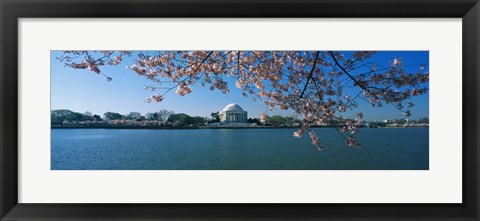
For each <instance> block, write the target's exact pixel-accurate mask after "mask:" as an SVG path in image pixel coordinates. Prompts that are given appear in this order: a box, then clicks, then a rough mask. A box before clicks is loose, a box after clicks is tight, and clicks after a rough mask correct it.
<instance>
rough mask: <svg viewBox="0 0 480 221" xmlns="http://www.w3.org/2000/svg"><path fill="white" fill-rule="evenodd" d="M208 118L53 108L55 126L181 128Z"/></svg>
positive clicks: (163, 113) (199, 123)
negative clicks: (82, 111) (98, 112)
mask: <svg viewBox="0 0 480 221" xmlns="http://www.w3.org/2000/svg"><path fill="white" fill-rule="evenodd" d="M208 122H209V119H208V118H205V117H199V116H190V115H188V114H184V113H174V112H173V111H168V110H160V111H158V112H155V113H147V114H145V115H142V114H140V113H138V112H130V113H129V114H127V115H122V114H120V113H115V112H106V113H104V114H103V116H102V117H101V116H99V115H96V114H95V115H93V114H92V113H90V112H88V111H87V112H85V113H78V112H74V111H71V110H65V109H63V110H52V111H51V125H52V126H54V127H159V128H181V127H196V126H205V125H206V124H207V123H208Z"/></svg>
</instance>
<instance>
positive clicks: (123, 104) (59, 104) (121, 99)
mask: <svg viewBox="0 0 480 221" xmlns="http://www.w3.org/2000/svg"><path fill="white" fill-rule="evenodd" d="M61 55H62V52H61V51H52V52H51V58H50V62H51V109H52V110H55V109H69V110H72V111H76V112H81V113H83V112H85V111H90V112H92V113H94V114H98V115H101V116H102V115H103V113H105V112H107V111H112V112H118V113H121V114H127V113H129V112H131V111H134V112H139V113H141V114H145V113H148V112H156V111H159V110H161V109H167V110H172V111H174V112H176V113H186V114H189V115H191V116H210V114H211V113H212V112H216V111H219V110H221V109H223V107H224V106H225V105H227V104H229V103H237V104H239V105H240V106H241V107H242V108H243V109H244V110H246V111H248V117H252V118H255V117H258V116H259V115H260V114H261V113H263V112H265V111H266V107H265V105H264V104H263V103H261V102H260V101H258V100H257V101H253V100H252V98H250V97H244V96H242V95H241V90H240V89H237V88H236V87H235V82H234V81H233V80H228V86H229V88H230V93H229V94H222V93H221V92H220V91H218V90H215V91H210V90H209V89H208V88H204V87H201V86H200V85H195V86H193V87H192V90H193V92H192V93H191V94H187V95H185V96H184V97H181V96H178V95H177V94H175V90H172V91H171V92H170V93H168V94H167V95H166V96H165V99H164V100H163V101H162V102H160V103H154V102H152V103H146V102H145V99H146V98H147V97H150V96H151V95H152V92H151V91H148V90H144V86H145V85H152V82H151V81H149V80H147V79H145V78H144V77H141V76H138V75H137V74H135V73H133V72H132V71H130V70H125V66H126V65H128V64H131V61H132V59H133V58H135V56H132V58H130V59H126V60H125V61H124V62H123V63H122V64H120V65H118V66H104V67H101V70H102V72H104V73H106V74H107V75H109V76H110V77H112V78H113V80H112V81H107V80H106V79H105V77H104V76H102V75H96V74H94V73H92V72H90V71H88V70H82V69H72V68H67V67H64V64H63V63H62V62H60V61H59V60H57V59H56V58H57V57H59V56H61ZM393 57H397V58H401V59H402V60H403V63H404V64H406V65H409V64H412V65H414V64H428V63H429V57H428V52H427V51H380V52H378V53H377V54H375V55H374V56H373V57H372V58H371V61H374V62H376V63H383V64H389V62H390V61H391V59H392V58H393ZM417 68H418V67H417ZM427 68H428V66H427ZM407 70H408V69H407ZM413 101H414V102H415V106H414V107H413V108H411V109H410V110H411V112H412V116H410V117H409V119H415V120H416V119H419V118H421V117H428V116H429V115H428V112H429V105H428V101H429V98H428V93H427V94H424V95H421V96H417V97H414V98H413ZM355 112H363V114H364V117H365V120H367V121H372V120H377V121H378V120H383V119H397V118H404V116H403V115H402V112H400V111H398V110H397V109H395V108H394V107H393V106H391V105H386V106H384V107H381V108H371V107H370V105H369V104H368V103H367V102H365V101H362V100H359V107H358V109H356V110H355ZM352 113H354V112H352ZM267 114H268V115H270V116H271V115H276V114H278V115H283V116H289V115H291V114H293V111H290V110H287V111H282V110H275V111H273V112H272V111H267ZM348 114H349V113H347V115H348Z"/></svg>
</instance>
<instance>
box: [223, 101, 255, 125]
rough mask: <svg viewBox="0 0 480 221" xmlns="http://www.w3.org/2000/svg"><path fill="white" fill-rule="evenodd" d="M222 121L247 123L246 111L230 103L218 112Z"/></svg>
mask: <svg viewBox="0 0 480 221" xmlns="http://www.w3.org/2000/svg"><path fill="white" fill-rule="evenodd" d="M218 115H219V117H220V122H222V123H247V120H248V118H247V111H244V110H243V109H242V108H241V107H240V106H239V105H238V104H234V103H231V104H229V105H227V106H225V108H223V110H221V111H219V113H218Z"/></svg>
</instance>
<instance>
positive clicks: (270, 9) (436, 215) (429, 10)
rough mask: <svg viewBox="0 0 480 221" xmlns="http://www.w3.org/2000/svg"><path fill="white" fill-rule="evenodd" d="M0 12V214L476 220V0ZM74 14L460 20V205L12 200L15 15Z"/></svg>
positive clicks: (26, 1) (479, 11) (282, 1)
mask: <svg viewBox="0 0 480 221" xmlns="http://www.w3.org/2000/svg"><path fill="white" fill-rule="evenodd" d="M0 15H1V17H0V19H1V43H0V47H1V55H0V56H1V59H0V67H1V73H0V84H1V86H0V108H1V112H0V145H1V146H0V159H1V162H0V179H1V180H0V194H1V195H0V204H1V205H0V217H1V220H107V219H109V220H191V219H198V220H210V219H216V220H272V219H283V220H286V219H289V220H370V219H378V220H472V221H473V220H479V182H478V180H479V165H480V164H479V151H478V147H479V139H478V136H479V133H478V132H479V130H478V127H479V118H478V111H479V98H480V93H479V88H478V86H479V77H478V76H479V73H480V72H479V61H480V60H479V58H480V57H479V53H480V45H479V40H480V38H479V35H480V29H479V28H480V4H479V3H478V0H366V1H360V0H297V1H295V0H256V1H254V0H243V1H240V0H143V1H135V0H118V1H108V0H99V1H94V0H61V1H60V0H38V1H33V0H0ZM76 17H88V18H107V17H108V18H121V17H122V18H123V17H125V18H134V17H213V18H224V17H261V18H265V17H271V18H277V17H286V18H294V17H303V18H313V17H348V18H351V17H371V18H391V17H396V18H445V17H449V18H452V17H455V18H462V40H463V42H462V44H463V46H462V50H463V52H462V56H463V63H462V68H463V76H462V78H463V79H462V84H463V88H462V93H463V98H462V99H463V100H462V101H463V107H462V108H463V119H462V121H463V135H462V139H463V146H462V149H463V155H462V156H463V165H462V166H463V167H462V168H463V170H462V173H463V174H462V175H463V176H462V177H463V181H462V182H463V195H462V197H463V203H461V204H23V203H18V186H17V185H18V153H17V150H18V129H19V128H18V79H17V78H18V67H17V64H18V22H17V21H18V19H19V18H76ZM433 111H434V110H433ZM438 139H440V138H438ZM125 191H128V190H125Z"/></svg>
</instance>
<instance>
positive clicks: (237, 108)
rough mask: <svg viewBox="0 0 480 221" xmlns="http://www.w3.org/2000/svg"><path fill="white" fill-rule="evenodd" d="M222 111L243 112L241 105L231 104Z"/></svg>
mask: <svg viewBox="0 0 480 221" xmlns="http://www.w3.org/2000/svg"><path fill="white" fill-rule="evenodd" d="M222 111H243V109H242V108H241V107H240V105H238V104H235V103H231V104H229V105H227V106H225V108H223V110H222Z"/></svg>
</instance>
